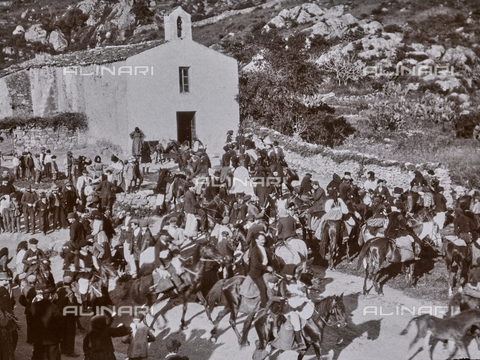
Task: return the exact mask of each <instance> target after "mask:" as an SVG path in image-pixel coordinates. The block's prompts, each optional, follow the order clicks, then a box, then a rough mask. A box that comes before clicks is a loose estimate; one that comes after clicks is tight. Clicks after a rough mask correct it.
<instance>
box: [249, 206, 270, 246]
mask: <svg viewBox="0 0 480 360" xmlns="http://www.w3.org/2000/svg"><path fill="white" fill-rule="evenodd" d="M264 216H265V214H264V213H263V212H261V213H259V214H257V215H256V216H255V222H254V223H253V225H252V226H251V227H250V229H248V232H247V238H246V241H247V244H248V245H249V246H250V248H252V247H253V246H254V245H255V239H256V238H257V237H258V234H260V233H262V232H267V230H268V227H267V224H266V223H265V220H264Z"/></svg>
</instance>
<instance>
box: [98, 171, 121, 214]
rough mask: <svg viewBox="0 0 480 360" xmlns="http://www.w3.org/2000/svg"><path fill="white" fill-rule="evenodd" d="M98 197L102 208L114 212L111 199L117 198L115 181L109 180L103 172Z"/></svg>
mask: <svg viewBox="0 0 480 360" xmlns="http://www.w3.org/2000/svg"><path fill="white" fill-rule="evenodd" d="M97 192H98V197H99V198H100V210H101V211H105V210H107V209H108V210H110V212H112V207H113V202H111V201H110V200H111V199H112V198H115V197H116V195H115V192H114V191H113V183H111V182H110V181H108V179H107V175H106V174H102V182H101V183H100V184H98V186H97Z"/></svg>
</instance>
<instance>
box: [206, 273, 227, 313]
mask: <svg viewBox="0 0 480 360" xmlns="http://www.w3.org/2000/svg"><path fill="white" fill-rule="evenodd" d="M225 281H227V280H226V279H222V280H219V281H217V282H216V283H215V285H213V287H212V288H211V289H210V291H209V292H208V294H207V296H206V300H207V306H208V307H209V308H210V309H213V308H214V307H215V306H216V305H217V304H218V303H220V302H221V301H222V297H223V286H224V285H225Z"/></svg>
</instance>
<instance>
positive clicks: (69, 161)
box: [64, 151, 73, 181]
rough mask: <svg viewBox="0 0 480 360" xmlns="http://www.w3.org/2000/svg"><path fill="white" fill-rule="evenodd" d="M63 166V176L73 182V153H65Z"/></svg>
mask: <svg viewBox="0 0 480 360" xmlns="http://www.w3.org/2000/svg"><path fill="white" fill-rule="evenodd" d="M64 165H65V176H66V177H67V179H68V180H69V181H73V153H72V152H71V151H67V157H66V158H65V161H64Z"/></svg>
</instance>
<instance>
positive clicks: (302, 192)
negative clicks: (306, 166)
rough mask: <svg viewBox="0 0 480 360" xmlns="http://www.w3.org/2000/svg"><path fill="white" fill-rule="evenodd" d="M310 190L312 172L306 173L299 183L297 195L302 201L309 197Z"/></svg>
mask: <svg viewBox="0 0 480 360" xmlns="http://www.w3.org/2000/svg"><path fill="white" fill-rule="evenodd" d="M311 190H312V174H310V173H306V174H305V176H304V177H303V179H302V182H301V183H300V189H298V196H300V197H301V198H302V200H304V201H308V200H310V199H311V195H310V191H311Z"/></svg>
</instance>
